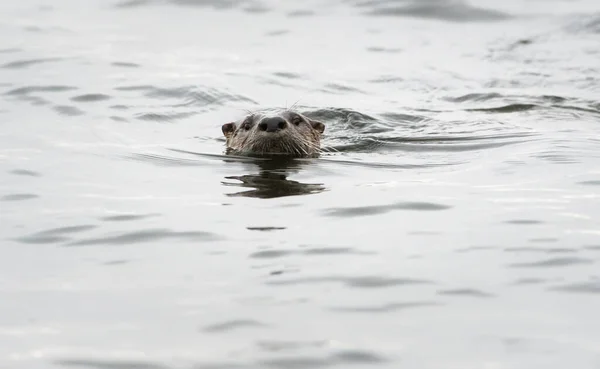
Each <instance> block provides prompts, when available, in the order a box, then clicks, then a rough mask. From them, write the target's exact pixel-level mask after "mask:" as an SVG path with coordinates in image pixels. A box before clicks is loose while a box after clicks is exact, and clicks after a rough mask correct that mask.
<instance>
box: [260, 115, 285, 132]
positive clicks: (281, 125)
mask: <svg viewBox="0 0 600 369" xmlns="http://www.w3.org/2000/svg"><path fill="white" fill-rule="evenodd" d="M286 127H287V122H286V120H285V119H283V118H281V117H272V118H265V119H263V121H262V122H260V123H259V124H258V129H260V130H261V131H267V132H277V131H278V130H280V129H285V128H286Z"/></svg>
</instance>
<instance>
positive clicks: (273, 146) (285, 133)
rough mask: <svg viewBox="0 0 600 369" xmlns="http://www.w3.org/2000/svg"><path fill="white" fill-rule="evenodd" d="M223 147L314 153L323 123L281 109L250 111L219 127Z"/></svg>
mask: <svg viewBox="0 0 600 369" xmlns="http://www.w3.org/2000/svg"><path fill="white" fill-rule="evenodd" d="M221 129H222V131H223V135H224V136H225V138H226V142H227V147H228V148H229V149H231V150H233V151H236V152H239V153H243V154H257V155H276V154H278V155H288V156H297V157H302V156H314V155H316V154H318V153H319V151H320V143H321V134H322V133H323V132H324V131H325V125H324V124H323V123H321V122H318V121H315V120H311V119H309V118H307V117H305V116H304V115H302V114H300V113H297V112H294V111H289V110H285V111H282V112H263V113H253V114H250V115H248V116H246V117H244V118H243V119H241V120H240V121H238V122H232V123H226V124H224V125H223V126H222V127H221Z"/></svg>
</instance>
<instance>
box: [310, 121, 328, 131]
mask: <svg viewBox="0 0 600 369" xmlns="http://www.w3.org/2000/svg"><path fill="white" fill-rule="evenodd" d="M310 125H311V127H313V129H314V130H316V131H317V132H319V133H323V132H325V125H324V124H323V123H321V122H319V121H316V120H310Z"/></svg>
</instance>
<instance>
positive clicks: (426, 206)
mask: <svg viewBox="0 0 600 369" xmlns="http://www.w3.org/2000/svg"><path fill="white" fill-rule="evenodd" d="M450 208H452V207H451V206H448V205H442V204H435V203H429V202H398V203H396V204H393V205H378V206H358V207H352V208H350V207H348V208H332V209H326V210H324V211H322V213H323V215H325V216H330V217H356V216H371V215H378V214H383V213H387V212H390V211H394V210H416V211H439V210H447V209H450Z"/></svg>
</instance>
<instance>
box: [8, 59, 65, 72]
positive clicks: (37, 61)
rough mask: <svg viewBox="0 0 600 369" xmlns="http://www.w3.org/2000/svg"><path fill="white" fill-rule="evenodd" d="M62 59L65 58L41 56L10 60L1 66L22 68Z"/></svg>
mask: <svg viewBox="0 0 600 369" xmlns="http://www.w3.org/2000/svg"><path fill="white" fill-rule="evenodd" d="M60 60H63V58H40V59H29V60H17V61H13V62H9V63H6V64H3V65H0V68H5V69H21V68H27V67H30V66H32V65H37V64H42V63H49V62H55V61H60Z"/></svg>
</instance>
